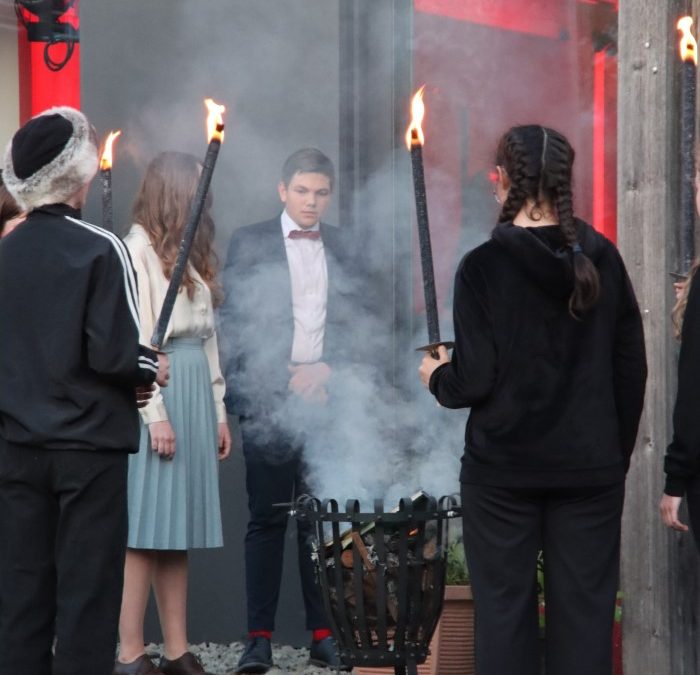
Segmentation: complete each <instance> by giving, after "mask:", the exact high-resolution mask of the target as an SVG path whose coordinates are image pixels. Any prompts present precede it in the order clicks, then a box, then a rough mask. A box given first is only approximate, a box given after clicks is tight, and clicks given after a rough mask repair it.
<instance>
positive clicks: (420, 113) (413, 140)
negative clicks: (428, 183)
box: [406, 86, 454, 359]
mask: <svg viewBox="0 0 700 675" xmlns="http://www.w3.org/2000/svg"><path fill="white" fill-rule="evenodd" d="M424 89H425V86H423V87H421V88H420V89H419V90H418V91H417V92H416V93H415V95H414V96H413V99H412V100H411V123H410V124H409V126H408V129H407V130H406V147H407V148H408V149H409V151H410V153H411V167H412V169H413V192H414V195H415V199H416V222H417V224H418V243H419V247H420V262H421V270H422V272H423V295H424V297H425V315H426V319H427V321H428V344H427V345H425V346H424V347H419V348H418V349H419V350H420V351H427V352H430V354H431V356H433V358H436V359H437V358H438V352H437V348H438V347H439V346H440V345H443V346H444V347H447V349H450V348H452V347H453V346H454V343H453V342H441V341H440V323H439V320H438V309H437V297H436V293H435V273H434V272H433V252H432V247H431V245H430V225H429V223H428V201H427V198H426V194H425V176H424V174H423V144H424V143H425V135H424V134H423V128H422V127H421V124H422V122H423V117H424V116H425V104H424V103H423V90H424Z"/></svg>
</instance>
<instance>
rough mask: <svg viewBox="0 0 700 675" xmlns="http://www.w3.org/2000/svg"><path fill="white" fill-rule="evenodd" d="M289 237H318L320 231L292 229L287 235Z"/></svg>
mask: <svg viewBox="0 0 700 675" xmlns="http://www.w3.org/2000/svg"><path fill="white" fill-rule="evenodd" d="M287 236H288V237H289V238H290V239H312V240H315V239H320V238H321V233H320V232H319V231H318V230H292V231H291V232H290V233H289V234H288V235H287Z"/></svg>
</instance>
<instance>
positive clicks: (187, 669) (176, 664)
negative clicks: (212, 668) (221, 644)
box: [158, 652, 207, 675]
mask: <svg viewBox="0 0 700 675" xmlns="http://www.w3.org/2000/svg"><path fill="white" fill-rule="evenodd" d="M158 667H159V668H160V669H161V671H162V673H163V675H207V673H205V672H204V668H202V664H201V663H200V662H199V659H198V658H197V657H196V656H195V655H194V654H193V653H192V652H185V653H184V654H183V655H182V656H181V657H180V658H179V659H173V660H172V661H169V660H168V659H166V658H165V657H164V656H161V657H160V663H159V664H158Z"/></svg>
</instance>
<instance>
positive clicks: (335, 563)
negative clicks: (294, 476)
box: [294, 493, 461, 675]
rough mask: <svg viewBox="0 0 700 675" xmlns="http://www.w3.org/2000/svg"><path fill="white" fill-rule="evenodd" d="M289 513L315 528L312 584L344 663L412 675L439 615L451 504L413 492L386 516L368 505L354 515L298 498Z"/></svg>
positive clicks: (454, 512) (349, 508)
mask: <svg viewBox="0 0 700 675" xmlns="http://www.w3.org/2000/svg"><path fill="white" fill-rule="evenodd" d="M294 515H295V516H296V517H297V518H299V519H305V520H309V521H311V522H314V523H315V524H316V542H315V558H316V563H317V570H318V578H319V584H320V586H321V591H322V595H323V599H324V604H325V607H326V613H327V615H328V619H329V622H330V624H331V628H332V629H333V633H334V635H335V637H336V639H337V640H338V646H339V649H340V655H341V658H342V659H343V661H344V662H345V663H346V665H350V666H384V667H391V666H393V667H394V671H395V673H406V672H408V673H409V675H411V674H415V673H417V672H418V671H417V666H418V664H420V663H423V662H424V661H425V659H426V658H427V656H428V645H429V643H430V639H431V638H432V636H433V632H434V631H435V626H436V625H437V621H438V619H439V618H440V613H441V611H442V598H443V593H444V588H445V567H446V555H447V539H448V528H449V525H448V520H449V519H450V518H454V517H457V516H460V515H461V509H460V507H459V506H458V505H457V501H456V500H455V499H454V498H453V497H442V498H441V499H440V501H439V502H438V501H437V500H436V499H435V498H434V497H431V496H430V495H427V494H425V493H419V494H418V495H415V496H414V497H413V498H410V499H409V498H405V499H402V500H401V501H400V502H399V506H398V508H397V509H395V510H394V511H391V512H385V511H384V504H383V502H382V500H376V501H375V503H374V511H373V512H371V513H362V512H361V511H360V504H359V502H357V501H354V500H349V501H348V502H347V504H346V509H345V511H339V510H338V503H337V502H336V501H335V500H332V499H330V500H325V501H323V502H321V501H320V500H318V499H315V498H313V497H309V496H302V497H300V498H299V499H298V500H297V502H296V504H295V510H294ZM329 534H330V536H328V535H329Z"/></svg>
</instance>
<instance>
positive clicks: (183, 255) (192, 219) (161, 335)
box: [151, 98, 226, 351]
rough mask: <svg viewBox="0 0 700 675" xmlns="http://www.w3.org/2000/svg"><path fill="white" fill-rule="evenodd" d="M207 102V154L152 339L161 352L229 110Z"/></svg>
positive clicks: (152, 342) (221, 141) (154, 345)
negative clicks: (225, 113) (225, 117)
mask: <svg viewBox="0 0 700 675" xmlns="http://www.w3.org/2000/svg"><path fill="white" fill-rule="evenodd" d="M204 103H205V104H206V106H207V108H208V110H209V115H208V117H207V138H208V140H209V145H208V147H207V154H206V155H205V157H204V164H203V165H202V173H201V174H200V175H199V184H198V185H197V191H196V192H195V195H194V199H193V200H192V206H191V207H190V215H189V218H188V220H187V224H186V225H185V229H184V231H183V234H182V241H181V242H180V248H179V249H178V252H177V258H176V259H175V266H174V267H173V272H172V274H171V276H170V283H169V284H168V290H167V292H166V294H165V300H163V307H162V309H161V310H160V315H159V317H158V321H157V322H156V328H155V331H154V332H153V337H152V338H151V345H152V347H153V348H154V349H156V350H158V351H160V349H161V347H162V346H163V342H164V341H165V331H166V329H167V327H168V322H169V321H170V316H171V314H172V313H173V307H174V306H175V299H176V298H177V294H178V291H179V290H180V284H181V283H182V277H183V275H184V274H185V267H186V266H187V258H188V257H189V255H190V249H191V248H192V242H193V241H194V235H195V233H196V231H197V226H198V225H199V220H200V218H201V216H202V209H203V208H204V200H205V199H206V196H207V192H208V190H209V183H211V177H212V174H213V173H214V166H215V165H216V158H217V157H218V156H219V149H220V148H221V144H222V143H223V141H224V120H223V117H222V115H223V113H224V112H225V111H226V108H225V107H224V106H222V105H218V104H217V103H215V102H214V101H213V100H212V99H210V98H208V99H206V100H205V101H204Z"/></svg>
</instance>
